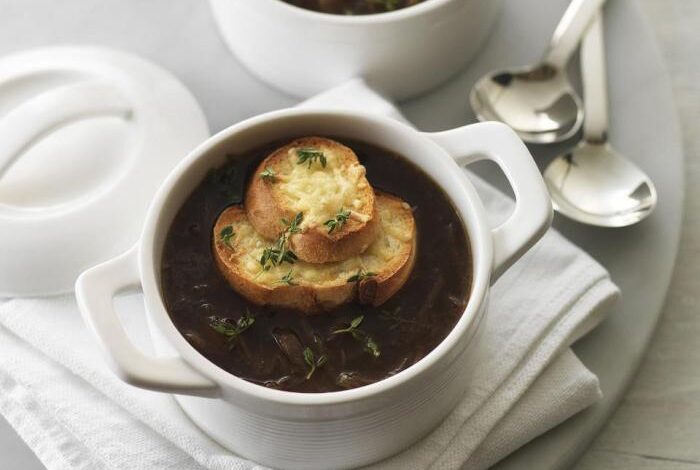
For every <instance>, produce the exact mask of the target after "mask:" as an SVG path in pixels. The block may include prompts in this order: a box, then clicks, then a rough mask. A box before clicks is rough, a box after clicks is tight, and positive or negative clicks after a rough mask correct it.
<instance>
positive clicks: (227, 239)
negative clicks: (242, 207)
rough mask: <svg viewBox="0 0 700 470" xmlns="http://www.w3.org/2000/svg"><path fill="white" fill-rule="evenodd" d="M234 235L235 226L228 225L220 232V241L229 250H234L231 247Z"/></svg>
mask: <svg viewBox="0 0 700 470" xmlns="http://www.w3.org/2000/svg"><path fill="white" fill-rule="evenodd" d="M233 235H234V232H233V225H227V226H226V227H224V228H222V229H221V231H220V232H219V239H220V240H221V241H222V242H223V243H224V244H225V245H226V246H228V247H229V248H233V247H232V246H231V238H233Z"/></svg>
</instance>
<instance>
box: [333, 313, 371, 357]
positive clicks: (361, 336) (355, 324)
mask: <svg viewBox="0 0 700 470" xmlns="http://www.w3.org/2000/svg"><path fill="white" fill-rule="evenodd" d="M364 319H365V316H364V315H360V316H359V317H355V318H353V320H352V321H351V322H350V325H348V326H347V327H346V328H341V329H339V330H335V331H333V332H331V335H340V334H349V335H351V336H352V337H353V339H355V341H358V342H360V343H362V347H363V349H364V350H365V352H367V353H369V354H371V355H372V356H374V357H379V356H380V354H381V351H380V350H379V345H378V344H377V343H376V341H374V339H372V337H371V336H370V335H368V334H367V332H366V331H364V330H361V329H360V328H359V326H360V325H361V324H362V320H364Z"/></svg>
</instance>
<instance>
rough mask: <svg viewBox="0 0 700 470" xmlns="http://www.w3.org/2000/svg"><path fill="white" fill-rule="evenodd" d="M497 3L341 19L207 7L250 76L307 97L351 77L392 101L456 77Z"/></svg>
mask: <svg viewBox="0 0 700 470" xmlns="http://www.w3.org/2000/svg"><path fill="white" fill-rule="evenodd" d="M501 3H502V0H425V1H424V2H423V3H419V4H418V5H415V6H411V7H408V8H404V9H401V10H396V11H392V12H387V13H377V14H373V15H358V16H344V15H333V14H328V13H319V12H316V11H311V10H305V9H302V8H299V7H296V6H293V5H290V4H287V3H284V2H282V1H281V0H210V4H211V7H212V11H213V14H214V19H215V20H216V22H217V24H218V26H219V30H220V31H221V34H222V35H223V38H224V40H225V42H226V44H227V45H228V47H229V48H230V49H231V50H232V51H233V52H234V53H235V54H236V55H237V56H238V58H239V59H240V61H241V62H242V63H243V64H244V65H245V66H246V67H248V69H250V70H251V71H252V72H253V73H254V74H255V75H257V76H258V77H260V78H261V79H263V80H264V81H266V82H268V83H270V84H272V85H273V86H275V87H277V88H279V89H282V90H284V91H286V92H287V93H291V94H293V95H296V96H301V97H308V96H312V95H315V94H317V93H319V92H321V91H324V90H327V89H329V88H331V87H333V86H335V85H338V84H339V83H342V82H345V81H346V80H348V79H351V78H354V77H364V78H365V80H367V82H368V83H370V85H371V86H372V87H373V88H375V89H377V90H380V91H381V92H383V93H385V94H387V95H389V96H391V97H393V98H396V99H401V98H407V97H410V96H413V95H417V94H419V93H421V92H424V91H426V90H429V89H430V88H433V87H435V86H436V85H438V84H440V83H442V82H444V81H445V80H447V79H448V78H449V77H451V76H453V75H454V74H455V73H457V72H458V71H459V70H461V69H462V68H463V67H464V66H465V65H466V64H467V62H469V61H470V60H471V59H472V58H473V57H474V56H475V55H476V53H477V52H478V51H479V49H480V47H481V45H482V43H483V42H484V40H485V39H486V37H487V36H488V33H489V32H490V31H491V29H492V27H493V25H494V23H495V21H496V19H497V17H498V13H499V11H500V6H501Z"/></svg>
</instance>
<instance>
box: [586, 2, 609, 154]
mask: <svg viewBox="0 0 700 470" xmlns="http://www.w3.org/2000/svg"><path fill="white" fill-rule="evenodd" d="M603 41H604V39H603V17H602V15H601V14H598V16H597V17H596V19H595V20H594V21H593V23H592V24H591V26H590V28H589V29H588V32H587V33H586V36H585V37H584V39H583V44H582V45H581V75H582V77H583V108H584V112H585V116H586V117H585V120H584V121H583V138H584V139H585V140H586V141H587V142H589V143H597V144H602V143H605V142H606V141H607V140H608V84H607V79H606V77H607V74H606V71H605V45H604V42H603Z"/></svg>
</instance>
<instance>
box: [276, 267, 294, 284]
mask: <svg viewBox="0 0 700 470" xmlns="http://www.w3.org/2000/svg"><path fill="white" fill-rule="evenodd" d="M293 278H294V276H293V275H292V270H291V269H290V270H289V272H288V273H287V274H285V275H284V276H282V278H281V279H280V280H279V281H277V282H278V283H280V284H287V285H288V286H296V285H297V283H296V282H294V279H293Z"/></svg>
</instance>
